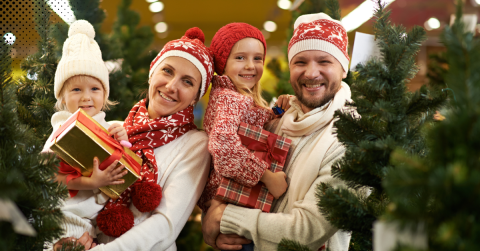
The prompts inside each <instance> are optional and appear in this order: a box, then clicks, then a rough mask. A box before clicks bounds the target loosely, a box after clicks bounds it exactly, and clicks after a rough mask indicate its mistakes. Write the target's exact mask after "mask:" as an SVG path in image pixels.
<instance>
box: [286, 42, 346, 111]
mask: <svg viewBox="0 0 480 251" xmlns="http://www.w3.org/2000/svg"><path fill="white" fill-rule="evenodd" d="M289 67H290V84H291V85H292V87H293V90H294V91H295V96H297V98H298V100H299V101H300V102H301V103H302V110H303V111H304V112H309V111H311V110H313V109H315V108H317V107H320V106H322V105H324V104H326V103H328V101H330V100H331V99H332V98H333V97H334V96H335V93H337V91H338V90H339V89H340V86H341V83H342V79H343V78H345V77H346V76H347V73H346V72H345V71H344V70H343V68H342V65H341V64H340V62H338V60H337V59H336V58H335V57H333V56H332V55H330V54H329V53H327V52H324V51H319V50H311V51H302V52H300V53H298V54H297V55H295V56H294V57H293V58H292V60H291V61H290V65H289Z"/></svg>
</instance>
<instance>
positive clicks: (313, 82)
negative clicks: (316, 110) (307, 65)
mask: <svg viewBox="0 0 480 251" xmlns="http://www.w3.org/2000/svg"><path fill="white" fill-rule="evenodd" d="M298 83H299V84H300V85H319V84H324V82H323V81H321V80H319V79H308V78H303V79H300V80H298Z"/></svg>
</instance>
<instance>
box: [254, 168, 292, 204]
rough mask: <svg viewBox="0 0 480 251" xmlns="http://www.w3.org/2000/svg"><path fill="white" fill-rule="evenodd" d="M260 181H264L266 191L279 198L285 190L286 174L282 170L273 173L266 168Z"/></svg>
mask: <svg viewBox="0 0 480 251" xmlns="http://www.w3.org/2000/svg"><path fill="white" fill-rule="evenodd" d="M260 181H261V182H263V183H265V185H266V186H267V189H268V191H269V192H270V193H271V194H272V195H273V197H275V199H278V198H280V196H282V194H284V193H285V191H287V187H288V184H287V175H286V174H285V173H284V172H276V173H273V172H272V171H270V170H266V171H265V172H264V173H263V176H262V178H261V179H260Z"/></svg>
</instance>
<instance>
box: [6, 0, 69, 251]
mask: <svg viewBox="0 0 480 251" xmlns="http://www.w3.org/2000/svg"><path fill="white" fill-rule="evenodd" d="M36 5H37V8H38V9H40V10H41V9H43V8H44V7H45V6H44V5H45V2H40V1H38V2H36ZM38 9H37V10H38ZM10 53H11V48H10V46H9V45H7V44H6V43H4V42H3V41H2V43H1V44H0V62H1V63H0V84H1V87H0V202H2V203H4V202H9V203H10V202H13V204H14V205H16V207H18V208H19V214H18V215H19V216H21V215H23V216H25V218H26V220H27V221H26V222H28V223H26V222H25V224H26V226H25V225H24V227H22V228H20V229H19V228H18V226H19V222H20V219H21V218H23V217H19V216H17V217H14V218H12V219H11V222H12V223H10V222H6V221H0V231H1V233H2V236H1V237H0V250H43V248H44V245H45V242H52V241H53V240H55V239H56V238H58V237H59V235H60V234H61V231H62V230H61V228H60V227H59V221H60V220H61V217H62V213H61V211H60V210H59V203H60V201H61V199H63V198H64V197H66V195H67V191H66V188H65V187H64V186H59V185H58V184H57V183H56V182H55V181H54V180H53V179H52V177H53V176H54V174H55V172H56V163H55V162H56V160H55V159H53V158H45V157H42V156H41V155H39V153H40V150H41V149H42V148H43V141H40V140H39V139H38V138H37V137H36V136H35V135H34V131H35V130H33V129H32V128H29V127H28V126H26V125H25V124H24V123H22V121H21V120H20V119H19V117H18V116H17V99H16V97H17V95H16V92H17V85H16V83H15V82H14V81H13V79H12V68H11V62H12V60H11V57H10ZM38 128H39V127H38ZM38 128H37V129H38ZM2 205H3V206H4V205H5V204H2ZM3 209H4V210H6V208H3ZM10 212H11V211H10ZM11 216H13V214H11ZM29 225H30V226H32V227H33V229H34V230H35V231H29V229H30V228H29V227H28V226H29ZM26 233H28V235H25V234H26Z"/></svg>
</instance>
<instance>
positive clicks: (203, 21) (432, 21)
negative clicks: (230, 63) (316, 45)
mask: <svg viewBox="0 0 480 251" xmlns="http://www.w3.org/2000/svg"><path fill="white" fill-rule="evenodd" d="M47 2H48V5H49V8H50V10H51V15H50V16H49V18H48V20H43V22H39V19H42V16H46V15H45V13H40V12H39V11H40V10H39V9H36V8H35V3H36V2H34V1H30V0H3V1H1V2H0V24H1V26H0V28H1V33H0V34H2V36H3V39H5V40H6V41H7V43H9V44H11V45H13V47H12V48H13V50H12V58H13V74H14V77H16V78H21V77H26V78H27V79H29V80H30V81H35V80H36V77H37V72H36V71H35V70H33V69H38V67H37V68H35V67H26V66H22V62H23V61H24V60H25V59H26V58H28V57H29V56H31V55H33V54H35V53H38V52H40V53H41V51H40V50H42V48H44V47H42V46H43V45H40V43H39V40H40V38H41V35H39V34H41V32H42V31H43V32H47V33H48V34H47V33H44V36H47V37H44V38H46V39H47V40H48V41H49V42H51V44H52V46H54V47H55V48H54V49H53V51H54V53H55V55H56V58H57V60H58V59H59V58H60V55H61V48H62V44H63V41H64V40H65V39H66V37H67V35H66V34H67V31H68V24H70V23H72V22H74V21H75V20H76V19H86V20H88V21H90V22H91V23H92V24H94V26H95V28H96V40H97V42H98V43H99V45H100V47H101V50H102V54H103V57H104V60H105V61H106V64H107V67H108V68H109V70H110V86H111V87H110V88H111V94H110V97H113V99H114V100H117V101H119V102H120V104H119V105H118V106H117V107H115V108H114V109H113V110H112V111H111V112H108V113H107V119H111V120H113V119H121V120H123V119H124V118H125V117H126V115H127V113H128V110H129V109H130V108H131V107H132V105H133V104H134V103H136V102H137V101H138V100H140V98H141V96H140V93H141V92H142V90H144V89H146V88H147V81H148V75H147V74H148V67H149V64H150V61H151V60H152V59H153V58H154V57H155V55H156V54H157V53H158V51H160V50H161V49H162V47H163V45H164V44H165V43H166V42H168V41H170V40H173V39H178V38H180V37H181V36H182V35H183V34H184V33H185V31H186V30H187V29H189V28H191V27H195V26H196V27H199V28H200V29H202V30H203V32H204V34H205V40H206V41H205V44H206V45H207V46H208V45H209V44H210V40H211V38H212V37H213V35H214V34H215V32H216V31H217V30H218V29H219V28H221V27H222V26H224V25H226V24H228V23H231V22H246V23H249V24H251V25H253V26H255V27H257V28H258V29H260V30H262V32H263V34H264V36H265V38H266V41H267V45H268V49H267V57H266V62H265V67H266V68H267V69H268V70H265V71H264V74H263V77H262V79H261V84H262V86H263V89H264V90H265V92H264V96H265V98H266V99H267V101H270V100H271V99H272V98H273V97H276V96H278V95H280V94H283V93H289V92H290V93H291V89H289V87H288V82H286V80H285V76H286V75H285V74H288V73H285V72H287V70H288V65H287V58H286V45H287V44H288V41H289V38H290V36H291V33H292V27H293V22H294V21H295V18H296V17H297V16H299V15H300V14H306V13H316V12H320V11H322V10H323V9H324V6H322V4H323V1H322V0H242V1H233V0H202V1H198V0H135V1H132V0H104V1H98V0H84V1H80V0H77V1H75V0H71V1H68V0H48V1H47ZM338 2H339V4H340V8H341V17H342V18H341V21H342V23H343V24H344V26H345V27H346V28H347V31H348V34H349V53H350V56H351V53H352V47H353V42H354V39H355V33H356V32H363V33H368V34H373V30H372V18H371V17H372V14H373V4H372V2H371V1H370V0H339V1H338ZM384 2H385V3H386V4H388V8H389V9H390V10H391V11H392V14H391V20H392V22H393V23H395V24H397V25H403V26H405V27H406V28H407V29H409V28H411V27H413V26H415V25H418V26H422V27H424V28H425V29H426V31H427V36H428V39H427V40H426V41H425V42H424V43H423V44H422V49H421V50H420V52H419V54H418V55H417V58H416V61H417V64H418V66H419V72H418V74H417V75H416V77H415V78H413V79H412V80H411V82H410V83H409V84H408V87H409V90H410V91H414V90H417V89H418V88H420V86H421V85H423V84H428V83H429V81H434V80H435V79H434V78H435V75H434V72H433V73H432V69H434V68H435V67H441V66H442V61H441V60H439V58H438V55H439V53H441V52H442V51H444V50H445V48H444V47H443V46H442V44H441V43H440V41H439V35H440V33H441V30H442V28H443V27H445V26H446V25H448V24H450V22H451V20H452V18H453V15H454V12H455V6H454V1H453V0H421V1H419V0H385V1H384ZM479 5H480V0H465V1H464V14H465V15H464V21H465V22H466V24H467V26H468V27H469V29H470V30H471V31H473V32H474V34H477V33H478V31H480V26H479V25H478V24H477V22H478V18H477V16H478V12H479V10H480V6H479ZM45 34H47V35H45ZM45 41H46V40H45ZM432 64H433V65H434V66H432ZM287 79H288V78H287ZM207 103H208V93H207V95H205V97H204V98H203V99H202V100H201V101H200V102H199V103H198V104H197V106H196V109H195V118H196V124H197V126H199V127H200V128H201V127H202V117H203V113H204V110H205V108H206V105H207ZM199 221H200V214H199V210H198V209H196V210H195V211H194V213H193V214H192V216H191V219H190V221H189V222H188V224H187V225H186V227H185V229H184V231H182V233H181V236H180V238H179V239H178V243H177V244H178V249H179V250H207V249H209V247H208V246H207V245H206V244H204V243H203V240H202V235H201V231H200V224H199Z"/></svg>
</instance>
